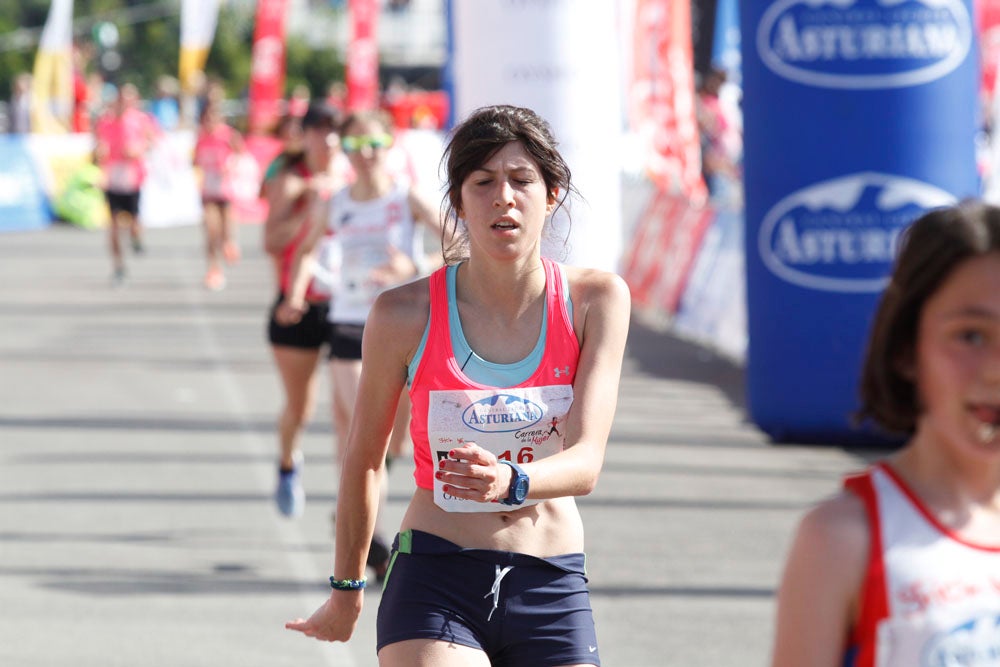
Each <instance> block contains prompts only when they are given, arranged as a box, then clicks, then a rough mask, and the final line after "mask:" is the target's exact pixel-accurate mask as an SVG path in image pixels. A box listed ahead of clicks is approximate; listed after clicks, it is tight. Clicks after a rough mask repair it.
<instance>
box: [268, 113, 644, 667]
mask: <svg viewBox="0 0 1000 667" xmlns="http://www.w3.org/2000/svg"><path fill="white" fill-rule="evenodd" d="M445 160H446V164H447V177H448V186H447V189H448V194H447V197H448V204H449V211H448V213H449V216H448V217H449V219H450V220H453V221H454V222H455V224H456V226H457V227H458V229H459V231H460V234H461V236H462V237H463V240H464V241H465V242H466V243H465V246H466V247H465V253H463V257H462V259H461V260H460V261H456V260H455V259H454V258H449V262H448V263H449V265H448V266H446V267H444V268H442V269H440V270H438V271H437V272H435V273H434V274H433V275H431V276H430V277H429V278H425V279H422V280H417V281H414V282H411V283H408V284H406V285H404V286H402V287H399V288H396V289H393V290H389V291H387V292H384V293H383V294H381V295H380V296H379V297H378V299H377V301H376V303H375V306H374V308H373V309H372V312H371V315H370V317H369V319H368V323H367V326H366V327H365V335H364V341H363V355H364V365H363V367H362V375H361V382H360V388H359V394H358V401H357V406H356V408H355V417H354V420H353V422H352V427H351V433H350V443H349V448H348V451H347V456H346V459H345V462H344V469H343V474H342V477H341V481H340V494H339V504H338V508H337V539H336V563H335V566H334V572H333V575H334V576H333V577H331V585H332V586H333V589H334V590H333V591H332V592H331V595H330V597H329V599H328V600H327V601H326V602H325V603H324V604H323V605H322V606H321V607H320V608H319V609H318V610H317V611H316V612H315V613H314V614H313V616H312V617H311V618H310V619H308V620H302V619H299V620H296V621H293V622H290V623H288V624H287V625H286V627H288V628H290V629H293V630H298V631H300V632H303V633H304V634H306V635H308V636H311V637H316V638H318V639H324V640H328V641H346V640H348V639H349V638H350V636H351V634H352V633H353V631H354V628H355V626H356V624H357V621H358V616H359V615H360V613H361V609H362V603H363V596H364V593H363V587H364V579H363V575H364V572H365V556H366V553H367V550H368V545H369V540H370V538H371V535H372V531H373V528H374V522H375V513H376V508H377V505H378V493H379V475H380V471H381V467H382V464H383V462H384V460H385V453H386V449H387V440H388V436H389V432H390V430H391V428H392V424H393V415H394V411H395V408H396V403H397V401H398V399H399V395H400V392H401V391H402V390H403V389H404V387H408V391H409V395H410V398H411V401H412V405H413V408H412V424H411V435H412V439H413V449H414V459H415V461H416V470H415V478H416V483H417V489H416V491H415V492H414V495H413V498H412V500H411V501H410V505H409V507H408V509H407V511H406V514H405V516H404V518H403V522H402V526H401V527H400V532H399V534H398V535H397V537H396V540H395V543H394V545H393V553H392V561H391V564H390V568H389V573H388V578H387V579H386V581H385V586H384V589H383V593H382V601H381V605H380V608H379V614H378V655H379V662H380V664H382V665H386V666H392V665H427V666H431V665H433V666H435V667H438V666H448V665H455V666H459V665H462V666H468V665H506V664H510V665H549V666H552V667H558V666H561V665H565V666H571V665H597V664H600V661H599V657H598V644H597V637H596V634H595V630H594V622H593V614H592V612H591V608H590V600H589V594H588V591H587V587H586V577H585V574H584V568H583V565H584V555H583V548H584V540H583V526H582V522H581V519H580V515H579V513H578V511H577V508H576V503H575V501H574V499H573V496H577V495H586V494H588V493H590V492H591V491H592V490H593V489H594V485H595V484H596V482H597V478H598V476H599V474H600V470H601V466H602V463H603V460H604V449H605V446H606V444H607V438H608V433H609V431H610V428H611V422H612V418H613V416H614V411H615V405H616V401H617V395H618V382H619V378H620V374H621V364H622V357H623V354H624V348H625V339H626V336H627V332H628V321H629V306H630V299H629V293H628V289H627V287H626V286H625V283H624V281H623V280H621V278H619V277H618V276H616V275H614V274H610V273H605V272H602V271H596V270H589V269H580V268H572V267H566V266H560V265H559V264H556V263H555V262H552V261H549V260H547V259H543V258H542V257H541V253H540V244H541V238H542V233H543V228H544V227H545V223H546V219H547V218H548V217H549V216H551V214H552V213H553V212H554V211H555V210H556V209H557V208H558V207H559V206H560V205H561V204H562V202H563V201H564V199H565V198H566V196H567V194H568V192H569V191H570V189H571V185H570V171H569V168H568V167H567V166H566V163H565V162H564V160H563V159H562V157H561V156H560V154H559V153H558V151H557V150H556V148H555V141H554V139H553V137H552V134H551V130H550V129H549V126H548V124H547V123H545V121H543V120H542V119H541V118H539V117H538V116H537V115H536V114H535V113H534V112H532V111H530V110H528V109H523V108H518V107H511V106H495V107H487V108H484V109H480V110H479V111H477V112H475V113H473V114H472V116H470V117H469V118H468V119H467V120H466V121H465V122H463V123H462V124H461V125H459V126H458V127H457V128H456V129H455V131H454V134H453V137H452V139H451V142H450V143H449V145H448V148H447V151H446V155H445Z"/></svg>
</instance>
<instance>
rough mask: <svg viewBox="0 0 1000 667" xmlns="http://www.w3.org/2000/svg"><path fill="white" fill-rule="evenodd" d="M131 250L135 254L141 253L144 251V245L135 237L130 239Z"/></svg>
mask: <svg viewBox="0 0 1000 667" xmlns="http://www.w3.org/2000/svg"><path fill="white" fill-rule="evenodd" d="M132 252H134V253H135V254H136V255H142V254H143V253H145V252H146V247H145V246H144V245H142V240H141V239H137V238H133V239H132Z"/></svg>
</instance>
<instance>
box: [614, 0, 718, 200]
mask: <svg viewBox="0 0 1000 667" xmlns="http://www.w3.org/2000/svg"><path fill="white" fill-rule="evenodd" d="M633 44H634V45H635V47H634V51H633V60H632V70H633V71H632V80H631V81H630V82H629V83H630V90H629V98H630V100H629V121H630V125H631V126H632V129H633V131H635V132H636V133H638V135H639V136H640V137H641V138H642V140H643V144H644V145H647V146H650V147H651V150H650V154H649V155H648V156H647V160H646V169H647V172H648V174H649V177H650V179H651V180H652V181H653V182H654V183H655V184H656V185H657V187H658V188H660V189H661V190H665V191H667V192H677V191H680V192H682V193H683V194H684V195H686V196H687V197H688V198H689V199H691V201H693V202H695V203H698V204H700V203H704V202H705V200H706V198H707V190H706V188H705V183H704V181H703V180H702V177H701V144H700V142H699V138H698V122H697V118H696V117H695V90H694V55H693V51H692V43H691V5H690V3H688V2H676V0H636V6H635V24H634V28H633Z"/></svg>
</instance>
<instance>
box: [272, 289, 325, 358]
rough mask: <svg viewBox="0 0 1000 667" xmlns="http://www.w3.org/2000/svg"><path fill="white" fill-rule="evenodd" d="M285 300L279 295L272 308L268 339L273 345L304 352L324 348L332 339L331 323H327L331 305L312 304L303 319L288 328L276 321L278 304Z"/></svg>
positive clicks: (283, 296) (282, 295)
mask: <svg viewBox="0 0 1000 667" xmlns="http://www.w3.org/2000/svg"><path fill="white" fill-rule="evenodd" d="M284 298H285V295H284V294H279V295H278V298H277V299H275V301H274V305H273V306H271V319H270V321H269V322H268V324H267V339H268V340H269V341H270V342H271V345H281V346H284V347H297V348H300V349H303V350H318V349H319V348H321V347H323V344H324V343H326V342H327V340H328V339H329V338H330V323H329V322H327V321H326V318H327V313H329V311H330V304H328V303H325V302H324V303H310V304H309V310H307V311H306V312H305V314H303V315H302V319H301V320H299V321H298V322H296V323H295V324H292V325H290V326H287V327H286V326H283V325H281V324H278V322H277V321H276V320H275V319H274V313H275V311H276V310H277V308H278V304H280V303H281V301H282V300H283V299H284Z"/></svg>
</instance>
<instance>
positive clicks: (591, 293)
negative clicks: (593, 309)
mask: <svg viewBox="0 0 1000 667" xmlns="http://www.w3.org/2000/svg"><path fill="white" fill-rule="evenodd" d="M562 269H563V271H564V272H565V273H566V280H567V282H568V283H569V287H570V292H571V296H572V297H573V302H574V303H576V302H577V301H579V302H581V303H588V302H591V303H592V302H611V303H620V302H623V301H624V302H626V303H627V302H629V301H630V300H631V294H630V292H629V288H628V285H627V284H626V283H625V280H624V279H623V278H622V277H621V276H619V275H618V274H617V273H612V272H611V271H603V270H601V269H593V268H587V267H581V266H566V265H564V266H563V267H562Z"/></svg>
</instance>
